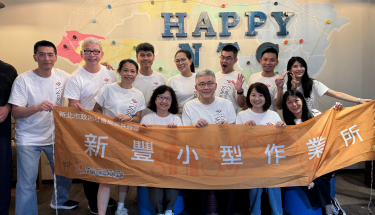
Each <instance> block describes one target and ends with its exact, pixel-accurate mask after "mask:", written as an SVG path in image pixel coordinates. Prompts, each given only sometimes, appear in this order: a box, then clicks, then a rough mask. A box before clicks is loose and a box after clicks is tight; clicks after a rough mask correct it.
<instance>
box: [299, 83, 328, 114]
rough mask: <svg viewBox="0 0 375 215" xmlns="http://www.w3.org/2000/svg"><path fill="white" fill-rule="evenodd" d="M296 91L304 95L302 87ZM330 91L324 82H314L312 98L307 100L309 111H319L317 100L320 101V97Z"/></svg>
mask: <svg viewBox="0 0 375 215" xmlns="http://www.w3.org/2000/svg"><path fill="white" fill-rule="evenodd" d="M296 90H298V91H300V92H301V93H302V94H303V88H302V86H299V87H297V89H296ZM328 90H329V88H328V87H327V86H326V85H324V84H323V83H322V82H320V81H317V80H314V81H313V86H312V89H311V94H310V97H309V98H305V99H306V103H307V107H308V108H309V109H319V105H318V101H317V99H318V97H319V98H321V97H322V96H323V95H324V94H325V93H326V92H327V91H328Z"/></svg>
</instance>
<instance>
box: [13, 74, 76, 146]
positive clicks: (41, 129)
mask: <svg viewBox="0 0 375 215" xmlns="http://www.w3.org/2000/svg"><path fill="white" fill-rule="evenodd" d="M68 78H69V74H68V73H66V72H64V71H62V70H60V69H52V71H51V76H50V77H48V78H42V77H40V76H38V75H36V74H35V73H34V72H33V71H27V72H25V73H23V74H21V75H20V76H18V77H17V79H16V80H15V81H14V83H13V87H12V93H11V95H10V98H9V101H8V102H9V103H10V104H14V105H17V106H21V107H31V106H34V105H40V104H42V103H43V102H44V101H46V100H47V101H49V102H51V103H53V104H54V105H55V106H63V105H64V98H63V94H64V93H63V92H64V87H65V84H66V82H67V80H68ZM54 129H55V124H54V122H53V113H52V112H46V111H41V112H36V113H35V114H33V115H31V116H29V117H27V118H19V119H17V127H16V141H17V145H51V144H54V142H53V139H52V137H53V136H52V135H54Z"/></svg>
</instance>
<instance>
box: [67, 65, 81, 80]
mask: <svg viewBox="0 0 375 215" xmlns="http://www.w3.org/2000/svg"><path fill="white" fill-rule="evenodd" d="M83 72H84V68H83V67H80V68H78V69H76V70H75V71H74V72H73V73H72V74H71V75H70V79H77V78H78V77H80V76H82V74H83Z"/></svg>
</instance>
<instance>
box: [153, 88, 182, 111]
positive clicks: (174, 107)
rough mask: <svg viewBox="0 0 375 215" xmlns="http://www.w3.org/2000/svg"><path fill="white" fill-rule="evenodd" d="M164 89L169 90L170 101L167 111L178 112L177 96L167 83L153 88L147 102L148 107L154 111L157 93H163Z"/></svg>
mask: <svg viewBox="0 0 375 215" xmlns="http://www.w3.org/2000/svg"><path fill="white" fill-rule="evenodd" d="M166 91H169V92H170V93H171V98H172V101H171V102H172V103H171V106H170V107H169V109H168V112H169V113H171V114H176V113H178V102H177V96H176V93H175V92H174V90H173V89H172V87H170V86H167V85H161V86H159V87H158V88H156V89H155V90H154V92H153V93H152V96H151V98H150V102H149V103H148V108H150V109H151V110H152V111H154V112H155V113H156V110H157V107H156V103H155V101H156V98H157V97H158V95H160V94H163V93H165V92H166Z"/></svg>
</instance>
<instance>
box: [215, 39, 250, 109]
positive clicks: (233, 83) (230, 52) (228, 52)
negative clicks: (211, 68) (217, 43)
mask: <svg viewBox="0 0 375 215" xmlns="http://www.w3.org/2000/svg"><path fill="white" fill-rule="evenodd" d="M237 53H238V50H237V48H236V47H235V46H233V45H226V46H224V48H223V49H222V50H221V55H220V66H221V71H220V72H218V73H216V81H217V90H216V92H215V96H218V97H221V98H224V99H228V100H229V101H231V102H232V104H233V107H234V110H235V111H236V113H237V112H238V108H239V107H241V108H242V107H243V106H244V105H245V95H244V94H245V93H246V92H245V90H246V84H245V79H244V76H243V75H242V74H240V73H238V72H237V71H235V70H234V68H233V66H234V64H236V62H237V60H238V58H237Z"/></svg>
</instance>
